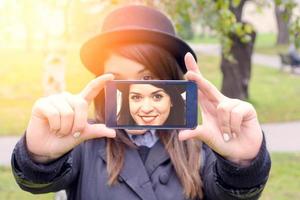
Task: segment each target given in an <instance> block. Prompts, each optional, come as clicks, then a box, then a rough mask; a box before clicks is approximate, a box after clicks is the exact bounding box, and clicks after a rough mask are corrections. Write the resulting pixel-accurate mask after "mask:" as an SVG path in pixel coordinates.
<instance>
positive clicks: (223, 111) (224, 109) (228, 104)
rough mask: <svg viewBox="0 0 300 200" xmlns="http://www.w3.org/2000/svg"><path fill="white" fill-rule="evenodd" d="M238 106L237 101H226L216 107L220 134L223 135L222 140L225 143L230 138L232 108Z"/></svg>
mask: <svg viewBox="0 0 300 200" xmlns="http://www.w3.org/2000/svg"><path fill="white" fill-rule="evenodd" d="M238 104H239V101H238V100H235V99H228V100H225V101H222V102H221V103H220V104H219V105H218V106H217V119H218V124H219V128H220V129H221V133H222V134H223V135H222V136H223V139H224V141H225V142H228V141H229V140H230V139H231V138H232V137H233V136H232V130H231V111H232V109H233V108H234V107H236V106H237V105H238Z"/></svg>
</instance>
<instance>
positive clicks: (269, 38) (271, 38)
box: [189, 33, 288, 55]
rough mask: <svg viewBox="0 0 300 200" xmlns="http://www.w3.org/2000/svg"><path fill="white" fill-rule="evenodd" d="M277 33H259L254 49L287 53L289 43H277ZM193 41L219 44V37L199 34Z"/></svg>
mask: <svg viewBox="0 0 300 200" xmlns="http://www.w3.org/2000/svg"><path fill="white" fill-rule="evenodd" d="M276 37H277V36H276V34H275V33H257V36H256V41H255V47H254V51H255V52H256V53H261V54H268V55H277V54H279V53H286V52H287V51H288V45H276V39H277V38H276ZM189 42H191V43H202V44H218V43H219V39H218V38H217V37H216V36H208V35H205V36H197V37H195V38H193V39H192V40H190V41H189Z"/></svg>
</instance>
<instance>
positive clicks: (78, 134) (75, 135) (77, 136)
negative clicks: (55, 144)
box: [73, 132, 81, 139]
mask: <svg viewBox="0 0 300 200" xmlns="http://www.w3.org/2000/svg"><path fill="white" fill-rule="evenodd" d="M80 134H81V133H80V132H75V133H74V134H73V137H74V138H76V139H77V138H79V137H80Z"/></svg>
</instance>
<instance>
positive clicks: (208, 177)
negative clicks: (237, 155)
mask: <svg viewBox="0 0 300 200" xmlns="http://www.w3.org/2000/svg"><path fill="white" fill-rule="evenodd" d="M105 146H106V142H105V139H93V140H89V141H86V142H84V143H82V144H80V145H79V146H77V147H76V148H75V149H73V150H72V151H71V152H69V153H67V154H66V155H64V156H63V157H61V158H60V159H58V160H56V161H54V162H52V163H49V164H37V163H34V162H33V161H32V160H31V159H30V157H29V155H28V152H27V150H26V144H25V140H24V137H23V138H22V139H21V140H20V141H19V142H18V144H17V145H16V147H15V149H14V152H13V155H12V170H13V174H14V176H15V179H16V181H17V183H18V184H19V185H20V187H21V188H22V189H23V190H26V191H29V192H31V193H35V194H39V193H47V192H55V191H59V190H62V189H65V190H66V191H67V195H68V199H84V200H94V199H95V200H96V199H97V200H118V199H122V200H123V199H128V200H140V199H143V200H184V199H185V198H184V195H183V188H182V186H181V184H180V181H179V179H178V178H177V176H176V173H175V171H174V168H173V165H172V163H171V160H170V157H169V155H168V153H167V152H166V150H165V149H164V147H163V145H162V144H161V143H160V142H159V141H158V142H157V143H156V144H155V145H154V146H153V147H152V148H151V150H150V152H149V154H148V157H147V160H146V161H145V164H144V163H143V162H142V160H141V158H140V155H139V153H138V151H137V150H136V149H134V148H127V149H126V152H125V162H124V166H123V169H122V170H121V173H120V175H119V177H118V183H117V184H116V185H114V186H108V184H107V180H108V174H107V171H106V148H105ZM265 146H266V145H265V142H263V145H262V147H261V149H260V152H259V155H258V156H257V158H256V159H255V160H254V161H253V163H252V164H251V165H250V166H249V167H246V168H242V167H239V166H236V165H234V164H233V163H230V162H229V161H227V160H225V159H224V158H222V157H221V156H219V155H218V154H216V153H214V152H213V151H212V150H211V149H210V148H208V147H207V146H206V145H204V146H203V151H202V155H201V156H202V157H203V159H202V163H203V164H204V165H203V166H202V167H201V178H202V180H203V182H204V188H203V190H204V193H205V197H204V199H206V200H209V199H211V200H227V199H228V200H229V199H230V200H234V199H249V200H250V199H258V197H259V196H260V193H261V192H262V190H263V188H264V184H265V183H266V181H267V178H268V174H269V170H270V158H269V154H268V152H267V150H266V147H265ZM199 156H200V155H199Z"/></svg>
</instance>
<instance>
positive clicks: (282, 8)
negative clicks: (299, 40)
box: [274, 0, 297, 44]
mask: <svg viewBox="0 0 300 200" xmlns="http://www.w3.org/2000/svg"><path fill="white" fill-rule="evenodd" d="M296 7H297V3H296V2H295V1H294V0H275V6H274V10H275V16H276V22H277V28H278V34H277V44H288V43H289V38H290V35H289V24H290V21H291V17H292V15H293V9H294V8H296Z"/></svg>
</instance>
